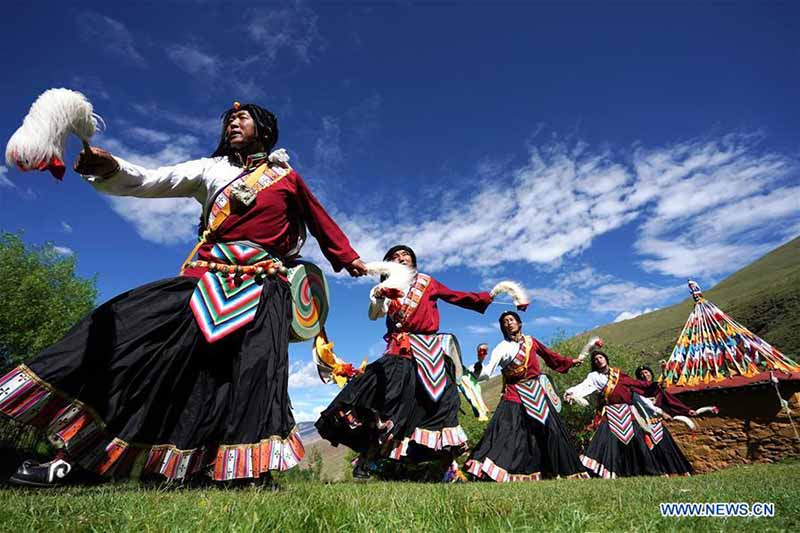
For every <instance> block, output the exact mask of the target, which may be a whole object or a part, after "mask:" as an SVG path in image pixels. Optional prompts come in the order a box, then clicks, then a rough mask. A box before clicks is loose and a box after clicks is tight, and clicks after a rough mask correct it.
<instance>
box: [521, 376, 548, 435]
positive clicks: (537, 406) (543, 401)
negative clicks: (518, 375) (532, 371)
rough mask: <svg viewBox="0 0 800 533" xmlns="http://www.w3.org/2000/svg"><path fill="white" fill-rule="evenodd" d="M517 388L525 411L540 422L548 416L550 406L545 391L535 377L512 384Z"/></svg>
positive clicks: (543, 421) (542, 422)
mask: <svg viewBox="0 0 800 533" xmlns="http://www.w3.org/2000/svg"><path fill="white" fill-rule="evenodd" d="M512 386H513V387H515V388H516V389H517V393H518V394H519V399H520V400H521V401H522V406H523V407H524V408H525V413H527V415H528V416H529V417H531V418H533V419H534V420H536V421H538V422H539V423H541V424H544V423H545V422H546V421H547V417H548V416H550V406H549V405H548V403H547V393H545V391H544V388H543V387H542V386H541V384H540V383H539V380H538V379H536V378H532V379H527V380H525V381H521V382H519V383H517V384H515V385H512Z"/></svg>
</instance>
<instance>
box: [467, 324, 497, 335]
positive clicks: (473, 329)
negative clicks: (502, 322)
mask: <svg viewBox="0 0 800 533" xmlns="http://www.w3.org/2000/svg"><path fill="white" fill-rule="evenodd" d="M464 329H465V330H466V332H467V333H472V334H473V335H492V334H495V333H497V332H498V331H500V326H499V325H496V326H481V325H469V326H466V327H465V328H464Z"/></svg>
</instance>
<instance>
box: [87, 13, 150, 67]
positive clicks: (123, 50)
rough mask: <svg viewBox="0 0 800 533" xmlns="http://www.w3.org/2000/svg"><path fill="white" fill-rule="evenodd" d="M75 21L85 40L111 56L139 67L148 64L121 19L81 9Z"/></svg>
mask: <svg viewBox="0 0 800 533" xmlns="http://www.w3.org/2000/svg"><path fill="white" fill-rule="evenodd" d="M75 22H76V24H77V26H78V34H79V36H80V38H81V39H82V40H83V41H85V42H88V43H90V44H92V45H94V46H96V47H97V49H99V50H101V51H102V52H104V53H106V54H108V55H109V56H110V57H113V58H116V59H123V60H125V61H127V62H129V63H132V64H134V65H136V66H138V67H146V66H147V62H146V61H145V59H144V56H142V54H141V53H139V50H138V49H137V48H136V42H135V39H134V37H133V34H132V33H131V31H130V30H129V29H128V27H127V26H125V24H123V23H122V22H120V21H119V20H117V19H113V18H111V17H108V16H106V15H102V14H100V13H97V12H96V11H81V12H79V13H78V14H77V16H76V19H75Z"/></svg>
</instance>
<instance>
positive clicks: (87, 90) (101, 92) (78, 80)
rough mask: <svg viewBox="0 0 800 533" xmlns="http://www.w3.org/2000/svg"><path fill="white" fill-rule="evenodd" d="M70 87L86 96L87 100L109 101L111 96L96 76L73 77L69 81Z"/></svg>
mask: <svg viewBox="0 0 800 533" xmlns="http://www.w3.org/2000/svg"><path fill="white" fill-rule="evenodd" d="M70 87H71V88H73V89H76V90H78V91H80V92H82V93H83V94H85V95H87V96H88V97H89V99H90V100H91V99H94V98H99V99H101V100H110V99H111V95H110V94H109V92H108V89H107V88H106V85H105V83H104V82H103V81H102V80H101V79H100V78H99V77H97V76H83V75H80V76H79V75H75V76H72V78H71V79H70Z"/></svg>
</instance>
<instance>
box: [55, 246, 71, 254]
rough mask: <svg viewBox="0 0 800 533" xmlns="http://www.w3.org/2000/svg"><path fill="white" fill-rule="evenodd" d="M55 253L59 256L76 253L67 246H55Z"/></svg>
mask: <svg viewBox="0 0 800 533" xmlns="http://www.w3.org/2000/svg"><path fill="white" fill-rule="evenodd" d="M53 251H54V252H55V253H57V254H58V255H74V254H75V251H74V250H73V249H72V248H68V247H66V246H53Z"/></svg>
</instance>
